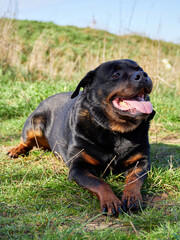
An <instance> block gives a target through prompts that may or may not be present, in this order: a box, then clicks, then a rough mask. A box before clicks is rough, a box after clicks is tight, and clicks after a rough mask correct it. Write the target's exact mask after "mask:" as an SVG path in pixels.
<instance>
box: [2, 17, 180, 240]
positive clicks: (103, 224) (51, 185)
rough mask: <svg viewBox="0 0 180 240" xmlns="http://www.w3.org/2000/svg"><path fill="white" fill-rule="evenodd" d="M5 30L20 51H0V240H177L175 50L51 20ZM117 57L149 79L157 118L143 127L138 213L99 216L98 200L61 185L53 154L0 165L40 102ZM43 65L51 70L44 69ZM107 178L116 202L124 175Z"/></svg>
mask: <svg viewBox="0 0 180 240" xmlns="http://www.w3.org/2000/svg"><path fill="white" fill-rule="evenodd" d="M2 23H3V24H2ZM4 23H5V24H4ZM7 23H8V24H9V25H8V26H10V27H11V28H10V27H9V28H8V29H11V31H10V32H8V31H7V35H8V34H9V37H8V39H9V40H7V39H5V40H6V41H9V42H8V44H9V46H12V47H13V46H14V45H13V44H16V48H18V49H20V50H19V52H18V53H17V54H16V51H14V52H11V51H10V49H9V52H5V53H4V52H3V49H1V55H0V84H1V88H0V124H1V128H0V138H1V155H0V156H1V158H0V239H108V240H109V239H133V240H134V239H149V240H150V239H175V240H176V239H179V236H180V231H179V229H180V223H179V216H180V195H179V192H180V185H179V182H180V168H179V164H180V157H179V156H180V142H179V121H180V118H179V116H180V108H179V102H180V97H179V87H178V86H179V80H180V78H179V74H178V73H179V68H178V66H179V63H180V60H179V54H180V47H179V45H174V44H172V43H164V42H158V41H152V40H151V39H148V38H142V37H141V36H122V37H118V36H115V35H112V34H109V33H107V32H104V31H97V30H92V29H89V28H88V29H79V28H76V27H72V26H70V27H68V26H67V27H60V26H57V25H55V24H53V23H39V22H29V21H18V22H16V21H13V22H12V21H10V20H8V21H7V20H4V19H1V20H0V28H1V29H2V28H3V27H4V26H5V25H6V24H7ZM12 26H14V27H12ZM6 28H7V26H6ZM45 35H46V37H45ZM3 37H4V36H1V35H0V39H1V40H2V42H3V41H5V40H4V38H3ZM14 37H15V38H16V41H11V40H12V39H14ZM35 45H36V47H35ZM40 46H42V48H43V49H45V53H44V52H43V51H41V49H40ZM33 49H36V51H37V52H38V54H39V55H38V56H40V59H39V61H42V66H37V62H36V61H35V60H36V58H34V55H33V54H34V53H35V52H36V51H35V52H34V53H33ZM3 54H4V55H3ZM8 54H9V55H8ZM51 54H52V56H53V59H54V60H52V61H50V58H49V57H50V55H51ZM116 58H132V59H133V60H135V61H138V63H139V64H140V65H143V67H144V68H145V70H146V71H147V72H148V74H149V75H150V76H151V78H152V79H153V82H154V91H153V93H152V94H151V101H152V103H153V106H154V109H155V110H156V112H157V114H156V117H155V119H154V120H153V121H152V123H151V129H150V141H151V160H152V169H151V171H150V173H149V176H148V179H147V180H146V182H145V184H144V185H143V188H142V195H143V199H144V204H145V205H146V208H143V209H141V210H140V211H139V212H138V213H137V214H132V215H131V216H130V215H127V214H124V215H120V216H119V217H118V218H114V217H113V218H112V217H105V216H103V215H101V214H100V212H99V202H98V200H97V199H96V198H95V197H93V196H92V195H91V194H90V193H88V192H87V191H85V190H83V189H82V188H80V187H79V186H78V185H77V184H75V183H74V182H70V181H69V180H68V169H67V168H66V167H65V165H64V163H63V162H61V161H59V160H57V159H56V158H55V157H54V156H53V154H52V153H50V152H46V153H44V152H43V151H40V150H37V149H33V150H32V151H31V152H30V154H29V156H26V157H24V158H23V157H19V158H18V159H9V158H8V156H6V152H7V151H8V149H9V148H10V146H14V145H16V144H17V143H18V142H19V138H20V135H21V130H22V127H23V123H24V121H25V120H26V118H27V116H28V115H29V114H30V113H31V112H32V111H33V110H34V109H35V108H36V107H37V106H38V104H39V103H40V102H41V101H42V100H43V99H45V98H47V97H49V96H51V95H53V94H56V93H58V92H64V91H70V90H73V89H75V86H76V84H77V83H78V82H79V80H80V79H81V78H82V77H83V75H84V74H85V73H86V72H87V71H88V70H91V69H92V68H94V67H96V66H97V65H98V64H100V63H101V62H102V61H106V60H112V59H116ZM163 58H166V59H168V60H169V62H170V64H171V66H172V68H171V69H169V70H167V69H166V68H165V66H164V65H163V64H162V62H161V59H163ZM13 59H15V60H13ZM30 63H31V64H30ZM49 64H50V65H51V64H52V65H51V69H50V70H53V71H49V70H48V71H44V69H45V70H46V69H47V68H48V66H49ZM159 79H163V81H165V83H164V82H162V81H161V80H159ZM169 86H170V87H169ZM106 181H107V182H109V184H110V185H111V187H112V189H113V191H114V192H115V194H116V195H117V196H118V197H119V198H121V195H122V191H123V185H124V177H123V175H120V176H114V175H110V176H108V177H107V178H106Z"/></svg>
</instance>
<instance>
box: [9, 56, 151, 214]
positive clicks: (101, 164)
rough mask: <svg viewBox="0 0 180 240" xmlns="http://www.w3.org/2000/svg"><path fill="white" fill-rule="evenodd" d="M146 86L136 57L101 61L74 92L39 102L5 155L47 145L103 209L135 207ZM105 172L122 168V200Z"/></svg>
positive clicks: (145, 144)
mask: <svg viewBox="0 0 180 240" xmlns="http://www.w3.org/2000/svg"><path fill="white" fill-rule="evenodd" d="M81 87H82V88H83V91H82V92H80V89H81ZM151 90H152V81H151V79H150V78H149V76H148V74H147V73H146V72H144V71H143V69H142V68H141V67H140V66H139V65H138V64H137V63H136V62H134V61H132V60H129V59H121V60H115V61H109V62H105V63H103V64H101V65H100V66H98V67H97V68H96V69H95V70H93V71H90V72H88V73H87V74H86V76H85V77H84V78H83V79H82V80H81V81H80V82H79V84H78V85H77V87H76V89H75V91H74V92H65V93H60V94H56V95H53V96H51V97H49V98H47V99H46V100H44V101H43V102H41V103H40V105H39V106H38V107H37V109H36V110H35V111H34V112H33V113H32V114H31V115H30V116H29V117H28V118H27V120H26V122H25V125H24V128H23V131H22V137H21V143H20V144H19V145H18V146H17V147H15V148H12V149H11V150H10V151H9V152H8V155H9V156H10V157H12V158H16V157H18V156H19V155H25V154H27V153H28V152H29V151H30V150H31V149H32V148H33V147H34V146H36V147H39V148H43V149H48V150H51V151H53V153H54V154H55V155H56V156H57V157H59V158H61V157H62V158H63V159H64V161H65V163H66V165H67V166H68V167H69V178H70V179H72V180H74V181H75V182H76V183H78V184H79V185H80V186H82V187H83V188H85V189H87V190H89V191H90V192H91V193H92V194H93V195H95V196H97V198H98V199H99V201H100V207H101V211H102V212H105V213H107V214H110V215H118V213H121V212H123V211H125V212H126V211H129V210H137V209H138V208H139V207H140V204H141V202H142V196H141V193H140V189H141V186H142V184H143V182H144V180H145V179H146V177H147V172H148V171H149V169H150V159H149V149H150V146H149V141H148V130H149V122H150V120H151V119H152V118H153V117H154V115H155V111H154V110H153V106H152V104H151V102H150V100H149V93H150V92H151ZM109 172H111V173H115V174H120V173H122V172H124V173H125V178H126V180H125V187H124V190H123V194H122V199H121V200H119V199H118V198H117V197H116V196H115V194H114V192H113V191H112V189H111V187H110V186H109V184H107V183H106V182H105V181H104V180H102V175H104V174H105V173H106V174H107V173H109ZM100 176H101V177H100Z"/></svg>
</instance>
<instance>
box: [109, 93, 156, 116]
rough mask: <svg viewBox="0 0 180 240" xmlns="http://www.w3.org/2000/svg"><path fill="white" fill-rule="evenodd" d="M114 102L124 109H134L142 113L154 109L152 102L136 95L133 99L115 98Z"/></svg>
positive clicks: (117, 106)
mask: <svg viewBox="0 0 180 240" xmlns="http://www.w3.org/2000/svg"><path fill="white" fill-rule="evenodd" d="M113 104H114V106H115V107H116V108H118V109H120V110H123V111H129V110H132V111H133V112H135V111H139V112H142V113H146V114H150V113H151V112H152V110H153V106H152V104H151V102H149V101H145V100H144V99H142V98H139V97H136V98H132V99H123V100H122V99H121V100H120V99H119V100H118V99H117V98H116V99H114V100H113Z"/></svg>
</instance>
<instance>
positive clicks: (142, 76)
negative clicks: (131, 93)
mask: <svg viewBox="0 0 180 240" xmlns="http://www.w3.org/2000/svg"><path fill="white" fill-rule="evenodd" d="M148 79H149V77H148V75H147V73H146V72H143V71H138V72H135V73H134V74H133V75H132V80H136V81H145V82H146V81H148Z"/></svg>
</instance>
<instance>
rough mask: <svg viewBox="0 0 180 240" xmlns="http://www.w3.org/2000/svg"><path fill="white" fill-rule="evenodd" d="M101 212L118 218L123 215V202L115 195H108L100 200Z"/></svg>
mask: <svg viewBox="0 0 180 240" xmlns="http://www.w3.org/2000/svg"><path fill="white" fill-rule="evenodd" d="M100 204H101V212H103V213H107V214H108V215H115V216H117V215H118V214H119V213H122V209H121V205H122V204H121V201H120V200H119V199H118V198H117V197H116V196H115V195H111V194H109V195H107V196H106V197H104V198H103V199H101V200H100Z"/></svg>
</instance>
